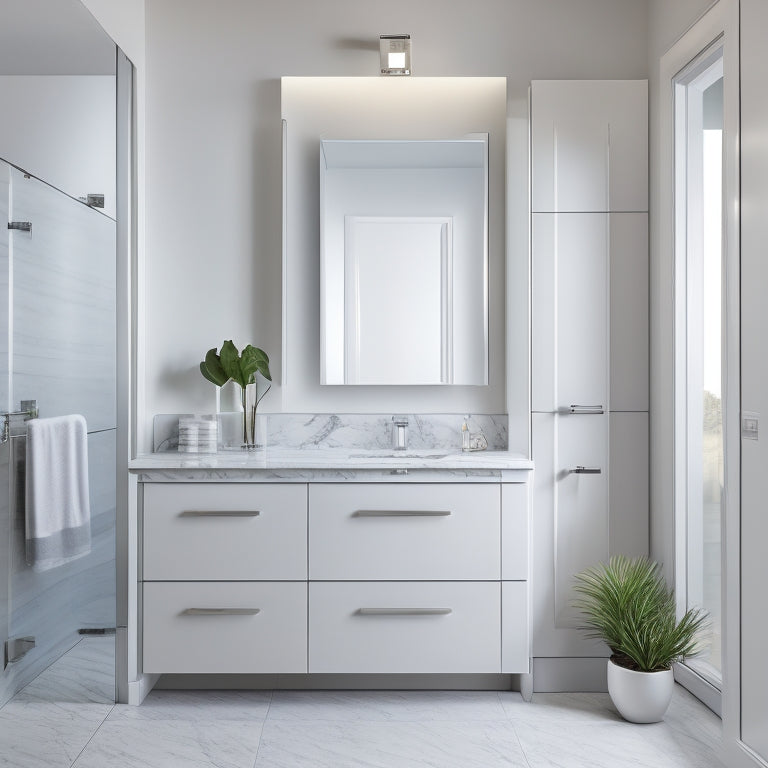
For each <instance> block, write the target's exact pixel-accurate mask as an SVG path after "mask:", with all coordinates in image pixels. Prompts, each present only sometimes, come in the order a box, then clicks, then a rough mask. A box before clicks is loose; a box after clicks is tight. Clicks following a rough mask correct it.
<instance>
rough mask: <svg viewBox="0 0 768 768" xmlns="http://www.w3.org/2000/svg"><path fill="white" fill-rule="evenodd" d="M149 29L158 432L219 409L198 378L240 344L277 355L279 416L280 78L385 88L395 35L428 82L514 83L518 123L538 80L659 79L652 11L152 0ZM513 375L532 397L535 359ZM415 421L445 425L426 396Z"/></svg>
mask: <svg viewBox="0 0 768 768" xmlns="http://www.w3.org/2000/svg"><path fill="white" fill-rule="evenodd" d="M146 23H147V98H148V102H147V136H148V154H147V174H146V183H147V185H148V194H147V205H148V215H147V275H146V285H145V291H146V305H147V315H146V322H147V328H146V341H145V343H146V376H145V382H146V396H147V397H146V405H145V409H144V414H143V416H144V423H145V425H148V423H149V421H150V419H151V417H152V415H153V414H154V413H162V412H179V411H201V410H211V409H212V408H213V394H212V392H211V389H210V386H209V385H208V384H207V383H206V382H205V381H204V380H203V379H202V377H201V376H200V374H199V372H198V370H197V367H198V362H199V360H200V359H201V357H202V355H203V354H204V352H205V350H206V349H208V348H209V347H211V346H214V345H216V346H218V345H220V344H221V342H222V340H223V339H226V338H232V339H234V340H235V343H236V344H239V345H244V344H246V343H248V342H253V343H256V344H258V345H259V346H261V347H263V348H264V349H265V350H267V352H268V353H270V356H271V359H272V360H273V365H274V371H275V373H276V374H277V376H276V386H275V387H274V388H273V389H274V391H273V392H272V393H270V394H269V395H268V396H267V398H266V399H265V400H264V403H263V406H264V408H265V410H267V411H269V410H276V409H279V407H280V402H281V397H280V373H279V372H280V368H281V361H280V348H281V306H280V296H281V259H280V253H281V225H280V222H281V132H280V83H279V78H280V77H281V76H283V75H324V76H333V75H339V76H341V75H344V76H356V75H375V74H377V71H378V52H377V49H378V36H379V35H380V34H383V33H387V32H392V31H398V32H400V31H405V32H409V33H410V34H411V35H412V38H413V70H414V73H415V76H422V77H423V76H439V75H463V76H468V75H470V76H471V75H506V76H507V77H508V78H509V83H508V94H509V105H510V106H509V114H510V118H511V119H513V120H514V119H519V118H521V117H524V116H525V115H526V113H527V87H528V83H529V82H530V80H531V79H533V78H562V77H573V78H643V77H645V76H646V75H647V16H646V4H645V3H642V2H637V0H478V1H477V2H474V3H471V4H458V3H457V4H446V3H445V2H441V0H420V2H418V3H413V2H409V1H408V0H393V1H392V2H389V3H381V4H372V3H360V2H357V1H356V0H326V1H325V2H323V3H321V4H318V3H316V2H314V1H313V0H283V1H282V2H280V3H275V2H268V1H267V0H221V1H220V2H217V3H215V5H214V4H213V3H212V2H210V0H147V3H146ZM515 135H516V136H517V137H518V139H519V138H521V135H522V134H521V132H520V131H519V130H517V131H516V132H515ZM517 151H518V152H519V153H525V151H526V147H525V144H524V143H521V144H518V146H517ZM522 156H523V157H525V154H523V155H522ZM518 162H519V158H518ZM520 181H521V183H522V184H523V189H524V188H525V186H527V179H521V180H520ZM521 197H522V199H525V197H524V193H523V194H522V195H521V193H520V189H519V188H518V190H517V199H520V198H521ZM518 213H519V212H518ZM525 235H526V238H527V233H525ZM517 242H520V240H518V241H517ZM523 242H525V241H523ZM511 372H512V374H513V375H514V376H515V377H520V380H523V379H525V380H526V381H527V375H528V361H527V358H526V357H525V356H521V359H519V360H516V361H514V363H513V365H512V368H511ZM518 389H521V388H518ZM521 391H525V392H527V388H522V389H521ZM488 406H489V410H504V408H505V403H504V402H503V401H502V400H501V399H496V400H495V401H494V402H493V403H489V404H488ZM525 408H527V403H525ZM360 409H361V410H369V411H376V410H377V404H376V401H375V399H371V401H370V402H365V403H362V404H361V405H360ZM411 409H412V410H414V411H429V410H431V409H430V404H429V402H428V401H427V400H425V399H424V396H423V395H421V396H419V394H418V392H414V397H413V401H412V405H411ZM148 446H149V442H148V436H147V437H146V438H145V440H144V444H143V447H144V448H147V447H148Z"/></svg>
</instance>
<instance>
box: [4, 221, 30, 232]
mask: <svg viewBox="0 0 768 768" xmlns="http://www.w3.org/2000/svg"><path fill="white" fill-rule="evenodd" d="M8 229H17V230H18V231H19V232H31V231H32V222H31V221H9V222H8Z"/></svg>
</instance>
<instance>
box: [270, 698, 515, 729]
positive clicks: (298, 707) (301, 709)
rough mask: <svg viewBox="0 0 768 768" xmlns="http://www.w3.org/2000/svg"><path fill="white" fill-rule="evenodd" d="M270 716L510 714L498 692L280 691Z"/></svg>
mask: <svg viewBox="0 0 768 768" xmlns="http://www.w3.org/2000/svg"><path fill="white" fill-rule="evenodd" d="M268 718H269V720H281V721H297V720H307V721H312V722H317V721H320V720H329V721H342V722H393V721H405V722H432V721H443V722H444V721H458V722H473V721H485V722H492V721H496V720H504V719H506V715H505V713H504V708H503V707H502V706H501V702H500V700H499V697H498V695H497V694H496V693H495V692H494V691H275V693H274V696H273V698H272V705H271V706H270V709H269V716H268Z"/></svg>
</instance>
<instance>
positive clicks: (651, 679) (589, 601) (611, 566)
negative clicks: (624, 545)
mask: <svg viewBox="0 0 768 768" xmlns="http://www.w3.org/2000/svg"><path fill="white" fill-rule="evenodd" d="M575 591H576V592H577V594H578V595H579V597H578V598H577V599H576V600H575V601H574V605H575V607H576V608H578V609H579V610H580V611H581V612H582V613H583V615H584V617H585V626H584V627H583V628H584V629H585V630H586V631H587V636H588V637H593V638H597V639H600V640H603V641H604V642H605V643H606V644H607V645H608V647H609V648H610V649H611V654H612V655H611V658H610V659H608V692H609V693H610V695H611V699H612V701H613V703H614V705H615V706H616V709H618V710H619V713H620V714H621V716H622V717H623V718H624V719H626V720H629V721H631V722H633V723H656V722H659V721H660V720H662V719H663V718H664V713H665V712H666V711H667V707H669V702H670V701H671V699H672V691H673V687H674V677H673V674H672V664H673V663H674V662H676V661H682V660H683V659H685V658H688V657H691V656H695V655H697V654H698V653H699V651H700V644H699V642H700V634H701V630H702V628H703V627H704V626H705V624H706V622H707V618H708V617H707V614H706V613H704V612H703V611H701V610H700V609H698V608H694V609H691V610H689V611H687V612H686V614H685V615H684V616H683V617H682V618H681V619H680V620H679V621H678V620H677V613H676V605H675V595H674V591H673V590H671V589H668V588H667V584H666V582H665V581H664V576H663V574H662V572H661V567H660V566H659V564H658V563H655V562H653V561H652V560H649V559H648V558H645V557H637V558H632V559H630V558H627V557H623V556H616V557H612V558H611V559H610V560H609V562H608V564H607V565H606V564H601V565H599V566H597V567H595V568H588V569H587V570H585V571H583V572H582V573H580V574H578V575H577V576H576V585H575Z"/></svg>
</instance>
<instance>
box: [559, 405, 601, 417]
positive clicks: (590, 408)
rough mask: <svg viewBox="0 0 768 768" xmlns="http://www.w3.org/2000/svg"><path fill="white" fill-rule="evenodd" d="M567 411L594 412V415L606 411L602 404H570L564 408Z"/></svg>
mask: <svg viewBox="0 0 768 768" xmlns="http://www.w3.org/2000/svg"><path fill="white" fill-rule="evenodd" d="M563 410H564V411H565V413H583V414H593V415H599V414H601V413H605V410H604V409H603V406H602V405H569V406H568V407H567V408H565V409H563Z"/></svg>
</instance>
